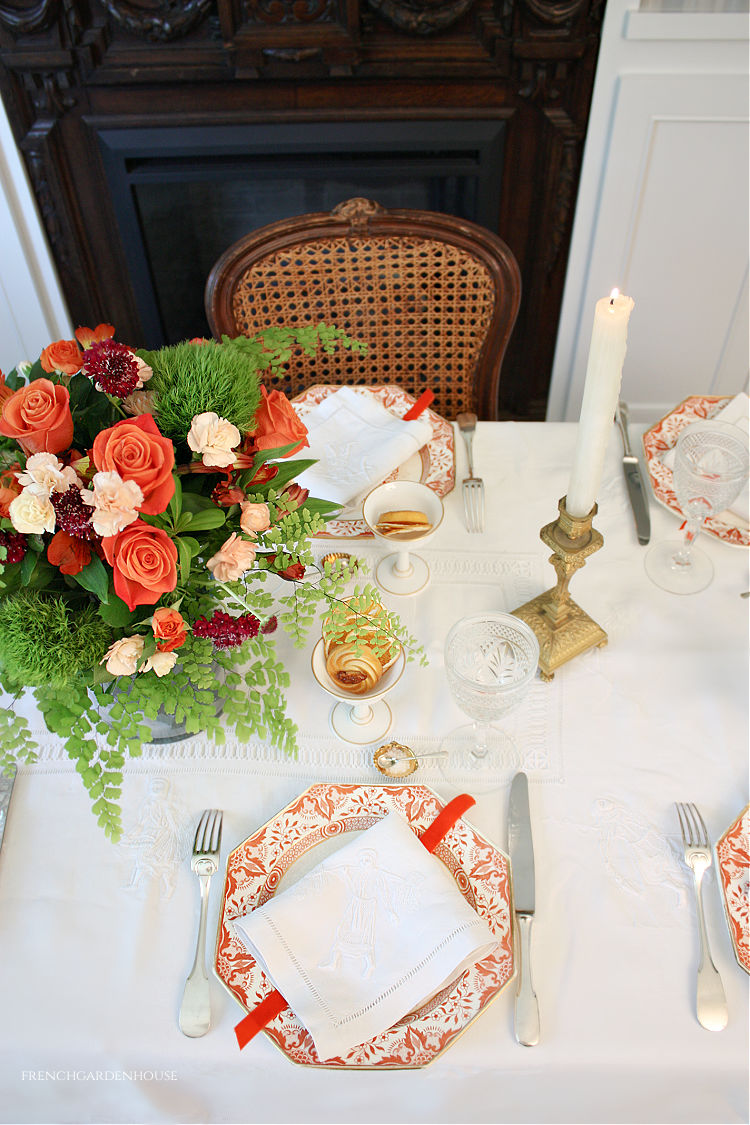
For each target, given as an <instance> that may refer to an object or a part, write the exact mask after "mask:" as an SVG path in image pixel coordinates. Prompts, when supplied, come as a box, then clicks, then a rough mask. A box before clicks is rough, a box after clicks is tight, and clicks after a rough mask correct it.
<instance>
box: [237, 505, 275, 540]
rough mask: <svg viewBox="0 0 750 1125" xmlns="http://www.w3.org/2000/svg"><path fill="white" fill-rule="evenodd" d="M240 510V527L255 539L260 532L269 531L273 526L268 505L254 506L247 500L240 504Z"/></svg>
mask: <svg viewBox="0 0 750 1125" xmlns="http://www.w3.org/2000/svg"><path fill="white" fill-rule="evenodd" d="M240 509H241V514H240V527H241V528H242V530H243V531H244V532H245V535H251V536H252V538H253V539H254V538H255V537H256V535H257V534H258V532H259V531H267V530H268V528H269V527H270V526H271V515H270V513H269V511H268V504H252V503H251V502H250V501H249V500H247V501H246V502H245V503H244V504H240Z"/></svg>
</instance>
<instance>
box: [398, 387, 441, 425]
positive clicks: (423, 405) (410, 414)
mask: <svg viewBox="0 0 750 1125" xmlns="http://www.w3.org/2000/svg"><path fill="white" fill-rule="evenodd" d="M434 397H435V394H434V392H433V391H422V393H421V395H420V396H419V398H418V399H417V401H416V402H415V403H414V405H413V406H410V407H409V409H408V410H407V411H406V414H404V422H413V421H414V419H415V418H418V417H419V415H420V414H423V413H424V411H425V410H426V409H427V407H428V406H429V405H430V403H431V402H432V400H433V399H434Z"/></svg>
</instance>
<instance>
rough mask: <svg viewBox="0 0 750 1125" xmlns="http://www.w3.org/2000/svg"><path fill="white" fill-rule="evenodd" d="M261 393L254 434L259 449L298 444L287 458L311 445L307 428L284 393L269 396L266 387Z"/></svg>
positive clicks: (276, 392)
mask: <svg viewBox="0 0 750 1125" xmlns="http://www.w3.org/2000/svg"><path fill="white" fill-rule="evenodd" d="M260 391H261V400H260V406H259V407H258V413H257V414H256V415H255V432H254V433H253V438H254V439H255V444H256V446H257V447H258V449H279V448H280V447H281V446H283V445H290V444H291V443H292V442H296V443H297V444H296V445H295V446H294V449H290V450H289V452H288V453H285V454H284V456H285V457H292V456H293V455H294V454H295V453H299V451H300V449H302V448H304V446H306V445H309V444H310V443H309V441H308V440H307V426H305V425H304V423H302V422H300V420H299V418H298V417H297V415H296V413H295V411H294V407H293V406H292V404H291V402H290V401H289V399H288V398H287V397H286V395H285V394H284V393H283V391H271V393H270V394H269V393H268V391H267V390H266V388H265V387H261V388H260Z"/></svg>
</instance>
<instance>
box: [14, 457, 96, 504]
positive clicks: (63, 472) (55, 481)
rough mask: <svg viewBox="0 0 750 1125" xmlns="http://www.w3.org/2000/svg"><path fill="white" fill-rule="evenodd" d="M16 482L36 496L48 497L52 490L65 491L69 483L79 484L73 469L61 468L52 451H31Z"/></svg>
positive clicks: (67, 466)
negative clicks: (24, 467)
mask: <svg viewBox="0 0 750 1125" xmlns="http://www.w3.org/2000/svg"><path fill="white" fill-rule="evenodd" d="M18 482H19V484H22V485H23V486H24V488H28V489H29V490H30V491H31V492H34V493H36V495H37V496H47V497H49V495H50V493H52V492H67V490H68V489H69V488H70V486H71V484H75V485H78V486H80V483H81V482H80V481H79V479H78V476H77V474H76V471H75V469H71V467H70V465H66V466H65V468H63V463H62V461H59V460H58V458H57V457H55V455H54V453H32V455H31V457H29V458H27V460H26V469H25V470H24V472H22V473H19V474H18Z"/></svg>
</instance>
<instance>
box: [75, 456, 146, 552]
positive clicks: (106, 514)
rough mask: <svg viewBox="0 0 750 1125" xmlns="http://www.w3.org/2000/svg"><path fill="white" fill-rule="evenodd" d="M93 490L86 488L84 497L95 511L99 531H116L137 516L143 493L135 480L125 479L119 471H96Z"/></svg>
mask: <svg viewBox="0 0 750 1125" xmlns="http://www.w3.org/2000/svg"><path fill="white" fill-rule="evenodd" d="M92 484H93V486H94V488H93V491H91V492H88V491H87V490H85V489H84V490H83V492H82V493H81V499H82V500H83V502H84V504H88V505H89V507H91V508H93V509H94V511H93V512H92V515H91V526H92V527H93V529H94V531H95V532H96V534H97V535H103V536H107V537H109V536H111V535H117V533H118V531H123V530H124V529H125V528H126V527H127V526H128V525H129V524H131V523H133V521H134V520H137V519H138V508H139V507H140V505H141V504H142V503H143V493H142V492H141V490H140V488H139V487H138V485H137V484H136V483H135V481H133V480H123V479H122V477H121V476H120V474H119V473H115V472H112V473H94V479H93V481H92Z"/></svg>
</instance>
